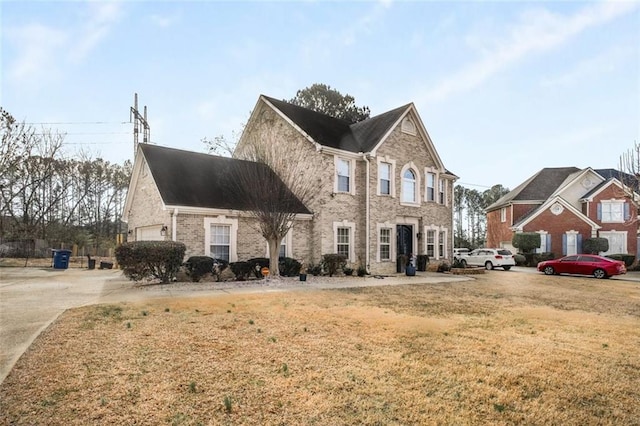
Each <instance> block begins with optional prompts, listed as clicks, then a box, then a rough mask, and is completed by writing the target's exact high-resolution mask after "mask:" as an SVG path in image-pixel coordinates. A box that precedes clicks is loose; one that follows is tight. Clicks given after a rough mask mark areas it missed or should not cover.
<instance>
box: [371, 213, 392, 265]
mask: <svg viewBox="0 0 640 426" xmlns="http://www.w3.org/2000/svg"><path fill="white" fill-rule="evenodd" d="M381 229H390V230H391V233H390V235H389V238H390V239H391V240H390V241H389V259H380V230H381ZM376 231H377V233H376V235H377V238H376V262H377V263H383V262H394V261H395V258H396V249H397V247H396V224H395V223H391V222H388V221H387V222H384V223H378V224H376Z"/></svg>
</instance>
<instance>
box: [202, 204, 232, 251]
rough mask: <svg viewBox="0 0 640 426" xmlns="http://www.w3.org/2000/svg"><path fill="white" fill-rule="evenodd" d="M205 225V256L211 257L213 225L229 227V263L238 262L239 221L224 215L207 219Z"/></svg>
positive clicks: (204, 221)
mask: <svg viewBox="0 0 640 426" xmlns="http://www.w3.org/2000/svg"><path fill="white" fill-rule="evenodd" d="M203 225H204V255H205V256H211V225H228V226H230V227H231V229H230V230H229V262H237V261H238V219H237V218H227V217H226V216H224V215H220V216H217V217H205V218H204V220H203Z"/></svg>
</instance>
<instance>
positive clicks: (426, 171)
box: [424, 167, 438, 203]
mask: <svg viewBox="0 0 640 426" xmlns="http://www.w3.org/2000/svg"><path fill="white" fill-rule="evenodd" d="M429 175H433V200H430V199H429V193H428V191H429V188H430V186H429ZM424 202H425V203H437V202H438V171H437V170H434V169H433V168H432V167H425V169H424Z"/></svg>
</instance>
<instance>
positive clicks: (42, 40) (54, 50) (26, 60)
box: [7, 24, 69, 83]
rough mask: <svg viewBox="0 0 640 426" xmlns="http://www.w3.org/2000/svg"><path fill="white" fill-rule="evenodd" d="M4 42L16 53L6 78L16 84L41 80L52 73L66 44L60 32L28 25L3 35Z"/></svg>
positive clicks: (66, 36)
mask: <svg viewBox="0 0 640 426" xmlns="http://www.w3.org/2000/svg"><path fill="white" fill-rule="evenodd" d="M7 35H8V39H9V41H10V42H11V44H12V45H13V47H14V49H15V50H16V51H17V52H18V53H17V58H16V60H15V61H14V62H13V63H11V64H10V66H9V67H8V69H7V72H8V75H9V78H10V79H11V80H13V81H15V82H17V83H23V82H26V81H29V80H32V79H33V80H38V79H43V80H44V79H45V77H46V76H48V75H51V73H54V72H55V63H56V60H57V56H58V54H59V50H60V49H61V48H62V47H63V46H64V45H65V44H66V43H67V42H68V38H69V37H68V34H66V33H65V32H64V31H61V30H58V29H55V28H51V27H47V26H44V25H41V24H29V25H26V26H24V27H19V28H12V29H9V30H8V31H7Z"/></svg>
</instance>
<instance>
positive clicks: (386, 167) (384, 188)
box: [378, 163, 391, 195]
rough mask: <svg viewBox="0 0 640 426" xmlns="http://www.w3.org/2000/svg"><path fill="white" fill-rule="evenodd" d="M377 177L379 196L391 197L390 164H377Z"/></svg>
mask: <svg viewBox="0 0 640 426" xmlns="http://www.w3.org/2000/svg"><path fill="white" fill-rule="evenodd" d="M378 175H379V177H380V195H391V164H389V163H380V164H378Z"/></svg>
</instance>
